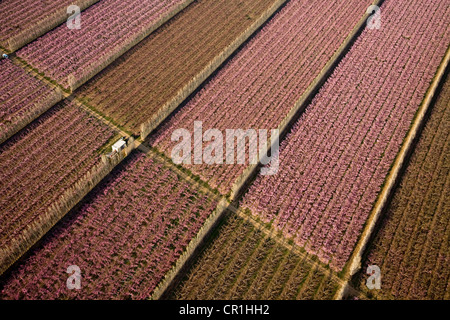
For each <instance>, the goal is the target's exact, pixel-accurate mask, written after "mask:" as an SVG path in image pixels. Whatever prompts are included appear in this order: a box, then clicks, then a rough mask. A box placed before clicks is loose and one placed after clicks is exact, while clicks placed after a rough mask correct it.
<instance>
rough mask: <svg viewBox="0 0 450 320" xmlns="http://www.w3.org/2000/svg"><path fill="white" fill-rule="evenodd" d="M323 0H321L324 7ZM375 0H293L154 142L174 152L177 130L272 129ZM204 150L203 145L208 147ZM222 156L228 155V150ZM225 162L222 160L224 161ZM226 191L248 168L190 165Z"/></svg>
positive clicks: (165, 126)
mask: <svg viewBox="0 0 450 320" xmlns="http://www.w3.org/2000/svg"><path fill="white" fill-rule="evenodd" d="M319 2H320V4H319ZM369 2H370V1H353V0H352V1H344V2H343V1H327V2H326V3H323V2H322V1H305V0H301V1H291V2H289V3H288V4H287V5H286V6H285V7H284V8H283V9H282V10H281V11H280V12H278V13H277V14H276V15H275V16H274V18H273V19H271V20H270V22H269V23H268V24H267V25H266V26H265V27H264V28H263V29H262V30H261V31H260V32H259V33H258V34H257V35H256V36H255V37H254V38H253V39H252V40H251V41H249V43H247V44H246V45H245V46H244V47H243V49H242V50H241V51H239V53H238V54H237V55H236V56H235V57H234V58H233V59H232V60H231V61H230V62H229V63H227V64H226V66H224V67H223V68H222V69H221V70H220V71H219V72H218V73H217V75H216V76H215V77H214V78H212V79H211V81H210V82H208V83H207V84H206V85H205V86H204V87H203V88H202V89H201V90H200V92H198V93H197V94H196V95H195V96H194V97H193V98H192V99H191V100H190V101H189V102H188V103H187V104H186V105H185V106H183V108H181V109H180V110H179V112H177V113H176V114H175V115H174V116H173V117H172V118H170V120H168V121H166V122H165V123H163V124H162V125H161V126H160V127H159V129H157V131H156V132H155V134H154V135H153V136H151V137H150V139H149V142H150V143H151V144H153V145H155V146H156V147H157V148H158V149H160V150H161V151H163V152H165V153H166V155H168V156H169V157H170V156H171V150H172V148H173V147H174V146H175V143H174V142H172V141H171V135H172V133H173V131H175V130H176V129H182V128H183V129H187V130H189V131H190V132H193V128H194V121H202V122H203V128H204V131H206V130H208V129H212V128H214V129H218V130H220V131H221V132H223V134H225V130H226V129H247V128H254V129H275V128H277V127H278V126H279V125H280V123H281V122H282V120H283V119H284V118H285V117H286V115H287V114H288V113H289V111H290V110H291V109H292V108H293V107H294V105H295V103H296V101H297V100H298V99H299V98H300V97H301V96H302V94H303V92H304V91H305V90H306V89H307V88H308V87H309V85H310V84H311V83H312V82H313V80H314V79H315V78H316V77H317V76H318V74H319V73H320V71H321V70H322V69H323V68H324V66H325V65H326V64H327V62H328V61H329V60H330V58H331V57H332V56H333V54H334V53H335V51H336V50H337V49H338V48H339V47H340V46H341V44H342V43H343V42H344V40H345V39H346V37H347V35H348V34H349V33H350V31H351V30H352V29H353V28H354V26H355V25H356V24H357V22H358V21H359V20H360V19H361V17H362V16H363V14H364V12H365V10H366V6H367V5H368V4H369ZM203 147H204V148H205V146H203ZM224 159H225V153H224ZM224 162H225V161H224ZM186 166H187V167H188V168H189V169H190V170H191V171H193V172H194V173H195V174H197V175H199V176H201V177H202V178H203V179H204V180H205V181H208V182H209V184H210V185H211V186H212V187H214V188H218V189H219V191H220V192H221V193H222V194H227V193H228V192H229V191H230V189H231V187H232V184H233V183H234V181H235V180H236V179H237V178H238V177H239V176H240V175H241V174H242V172H243V171H244V169H245V168H246V166H245V165H233V164H226V165H225V164H224V165H220V164H217V165H186Z"/></svg>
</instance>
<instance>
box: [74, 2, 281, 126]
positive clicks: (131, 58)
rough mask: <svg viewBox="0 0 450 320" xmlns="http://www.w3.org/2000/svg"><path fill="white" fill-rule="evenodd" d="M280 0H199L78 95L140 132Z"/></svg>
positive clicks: (183, 95) (175, 103)
mask: <svg viewBox="0 0 450 320" xmlns="http://www.w3.org/2000/svg"><path fill="white" fill-rule="evenodd" d="M282 2H283V1H279V0H257V1H255V0H244V1H239V0H231V1H230V0H228V1H225V0H220V1H217V0H200V1H196V2H194V3H193V4H192V5H190V6H189V7H188V8H186V9H185V10H184V11H183V12H181V13H180V14H179V15H177V16H176V17H174V18H173V19H171V20H170V21H169V22H168V23H166V24H165V25H164V26H162V27H161V28H160V29H158V30H157V31H156V32H154V33H153V34H151V35H150V36H149V37H148V38H146V39H144V40H143V41H142V42H141V43H139V45H137V46H136V47H135V48H133V49H132V50H130V51H129V52H127V53H126V54H125V55H124V56H123V57H121V58H120V59H118V60H117V61H116V62H115V63H113V64H112V65H111V66H110V67H109V68H107V69H106V70H104V72H102V73H100V74H99V75H98V76H96V77H95V78H94V79H92V81H90V82H89V83H88V84H86V85H85V86H83V87H82V88H80V89H81V90H79V91H77V96H78V97H80V98H82V99H84V100H85V101H86V102H88V103H89V104H91V105H92V106H94V107H95V108H96V109H97V110H100V111H101V112H102V113H104V114H106V115H107V116H109V117H112V118H113V119H114V120H115V121H116V123H118V124H120V125H121V126H123V127H124V128H125V129H127V130H130V131H133V132H134V133H136V134H138V133H139V130H140V129H141V128H140V125H141V124H143V123H145V122H146V121H148V120H150V119H152V118H154V117H158V118H161V117H163V116H161V115H159V113H160V112H161V111H162V110H164V109H165V108H167V109H168V110H167V111H165V110H164V112H163V113H164V114H168V113H170V112H171V111H173V109H174V108H175V107H176V106H178V104H179V103H180V102H181V101H182V100H183V99H184V98H186V97H187V96H188V95H189V94H190V93H191V92H192V91H193V90H194V89H195V88H196V87H197V86H198V85H199V84H200V83H201V82H202V81H203V80H204V79H205V78H206V77H207V76H208V75H209V74H211V73H212V72H213V71H214V69H215V68H217V67H218V66H219V65H220V63H221V62H223V61H224V60H225V59H226V58H227V57H228V56H229V55H230V54H231V53H232V52H233V50H234V49H235V48H236V47H237V46H238V45H239V44H241V43H242V42H243V41H244V40H245V39H246V38H247V37H248V35H249V34H247V33H246V31H247V32H248V33H251V32H253V31H254V30H255V29H256V27H258V26H259V25H260V24H261V23H262V21H261V22H259V21H260V20H265V19H262V18H264V17H265V16H264V14H265V13H266V12H268V11H269V13H270V12H273V11H274V9H276V8H277V7H278V6H279V5H280V4H281V3H282ZM240 38H242V39H240ZM236 39H238V40H236ZM236 41H237V42H236ZM137 75H138V76H137ZM174 100H175V101H174ZM158 120H159V119H158Z"/></svg>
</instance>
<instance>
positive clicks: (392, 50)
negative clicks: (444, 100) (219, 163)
mask: <svg viewBox="0 0 450 320" xmlns="http://www.w3.org/2000/svg"><path fill="white" fill-rule="evenodd" d="M382 11H383V25H382V27H381V29H379V30H376V29H374V30H369V29H366V30H365V31H364V32H363V34H362V35H361V37H360V38H359V39H358V40H357V42H356V43H355V45H354V46H353V48H352V49H351V51H350V52H349V53H348V54H347V55H346V56H345V58H344V59H343V60H342V62H341V63H340V64H339V66H338V67H337V69H336V71H335V72H334V74H333V75H332V76H331V77H330V79H329V80H328V81H327V83H326V84H325V85H324V86H323V87H322V89H321V91H320V92H319V94H318V95H317V96H316V98H315V99H314V101H313V102H312V103H311V104H310V105H309V106H308V107H307V109H306V111H305V113H304V114H303V115H302V117H301V119H299V121H298V122H297V123H296V124H295V126H294V128H293V129H292V132H291V133H290V134H289V137H288V138H287V139H286V140H285V141H284V143H283V145H282V151H281V153H280V164H279V171H278V174H276V175H274V176H259V177H258V178H257V181H256V182H255V184H254V185H253V186H252V187H251V188H250V192H249V193H248V194H247V195H246V197H245V199H244V200H243V207H244V208H248V209H250V210H251V211H252V212H253V213H254V214H255V215H258V216H260V217H261V218H262V219H263V220H264V221H265V222H270V221H272V222H273V224H274V226H276V228H278V229H281V230H283V232H284V234H285V235H286V236H287V237H290V238H293V239H294V240H295V242H296V243H297V244H298V245H300V246H302V247H305V248H306V249H307V251H308V252H309V253H312V254H317V255H318V256H319V258H320V259H321V261H323V262H325V263H330V265H331V266H332V268H333V269H334V270H341V269H342V268H343V267H344V265H345V263H346V261H347V259H348V257H349V255H350V254H351V252H352V250H353V248H354V245H355V243H356V241H357V239H358V236H359V235H360V232H361V229H362V227H363V225H364V223H365V221H366V219H367V217H368V215H369V213H370V211H371V209H372V206H373V204H374V202H375V200H376V197H377V195H378V193H379V191H380V189H381V186H382V185H383V182H384V179H385V177H386V176H387V173H388V171H389V168H390V166H391V165H392V163H393V161H394V159H395V156H396V154H397V153H398V151H399V149H400V146H401V144H402V142H403V139H404V138H405V136H406V134H407V132H408V129H409V127H410V125H411V122H412V120H413V118H414V115H415V113H416V111H417V109H418V107H419V106H420V104H421V102H422V99H423V97H424V95H425V93H426V91H427V89H428V87H429V85H430V82H431V80H432V79H433V76H434V74H435V72H436V70H437V68H438V66H439V64H440V62H441V60H442V57H443V56H444V55H445V52H446V49H447V46H448V44H449V43H450V33H449V26H450V23H449V22H450V20H449V15H448V14H449V13H450V7H448V5H447V3H446V1H439V0H434V1H430V2H429V3H428V4H427V6H423V5H422V4H419V3H416V4H411V3H409V2H407V1H391V0H388V1H386V2H384V5H383V7H382ZM419 17H420V18H419ZM417 19H419V21H418V20H417Z"/></svg>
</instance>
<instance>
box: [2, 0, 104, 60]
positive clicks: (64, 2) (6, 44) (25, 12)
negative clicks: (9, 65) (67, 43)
mask: <svg viewBox="0 0 450 320" xmlns="http://www.w3.org/2000/svg"><path fill="white" fill-rule="evenodd" d="M98 1H99V0H56V1H55V0H52V1H42V0H32V1H26V2H24V1H22V0H8V1H2V2H1V3H0V21H1V22H2V26H1V29H0V46H2V47H3V48H6V49H8V50H9V51H15V50H17V49H19V48H21V47H22V46H24V45H26V44H27V43H29V42H31V41H32V40H34V39H36V38H37V37H39V36H41V35H43V34H44V33H45V32H47V31H49V30H51V29H53V28H54V27H56V26H57V25H59V24H60V23H62V22H63V21H65V20H66V19H67V17H68V14H67V8H68V6H70V5H77V6H79V7H80V9H81V10H84V9H85V8H87V7H89V6H90V5H92V4H94V3H95V2H98Z"/></svg>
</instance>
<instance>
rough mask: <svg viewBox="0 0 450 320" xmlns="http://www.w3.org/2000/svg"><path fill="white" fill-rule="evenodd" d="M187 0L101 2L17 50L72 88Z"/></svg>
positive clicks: (121, 52)
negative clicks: (73, 25)
mask: <svg viewBox="0 0 450 320" xmlns="http://www.w3.org/2000/svg"><path fill="white" fill-rule="evenodd" d="M190 2H191V0H144V1H142V0H139V1H138V0H127V1H120V0H102V1H100V2H98V3H96V4H94V5H92V6H91V7H89V8H88V9H87V10H85V11H83V12H82V13H81V28H80V29H69V28H68V26H66V25H65V24H62V25H61V26H59V27H58V28H56V29H54V30H52V31H50V32H48V33H46V34H45V35H43V36H42V37H41V38H39V39H37V40H36V41H34V42H32V43H31V44H29V45H28V46H26V47H25V48H23V49H21V50H19V51H18V53H17V54H18V56H20V57H21V58H24V59H25V60H26V61H27V62H28V63H30V64H31V65H32V66H33V67H35V68H37V69H38V70H39V72H41V73H44V74H45V75H46V76H48V77H50V78H52V79H54V80H56V81H57V82H58V83H59V84H61V85H63V86H64V87H66V88H68V87H70V88H71V89H72V90H74V89H75V88H77V87H78V86H80V85H81V84H82V83H84V82H86V81H87V80H89V79H90V78H91V77H92V76H94V75H95V74H96V73H98V72H99V71H101V70H102V69H103V68H105V67H106V66H107V65H109V64H110V63H111V62H113V61H114V60H115V59H116V58H117V57H119V56H120V55H122V54H123V53H124V52H126V51H127V50H128V49H130V48H131V47H132V46H134V45H135V44H137V43H138V42H139V41H140V40H142V39H143V38H144V37H146V36H147V35H148V34H149V33H151V32H152V31H154V30H155V29H156V28H157V27H159V26H160V25H161V24H162V23H164V22H165V21H166V20H167V19H169V18H170V17H171V16H172V15H174V14H176V13H177V12H178V11H179V10H181V9H182V8H183V7H184V6H185V5H187V4H188V3H190Z"/></svg>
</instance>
